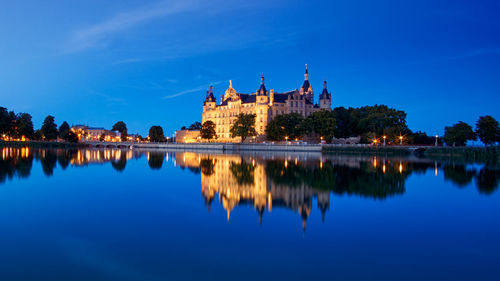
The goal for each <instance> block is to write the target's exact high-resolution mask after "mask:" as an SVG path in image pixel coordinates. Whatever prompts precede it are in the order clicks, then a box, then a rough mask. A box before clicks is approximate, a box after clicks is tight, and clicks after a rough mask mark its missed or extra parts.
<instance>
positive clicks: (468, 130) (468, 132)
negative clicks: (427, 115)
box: [444, 121, 476, 146]
mask: <svg viewBox="0 0 500 281" xmlns="http://www.w3.org/2000/svg"><path fill="white" fill-rule="evenodd" d="M475 139H476V134H475V133H474V131H473V130H472V127H471V126H470V125H469V124H467V123H465V122H462V121H460V122H458V123H457V124H455V125H453V126H452V127H445V128H444V141H445V142H446V144H447V145H453V146H455V145H458V146H464V145H465V143H466V142H467V141H468V140H475Z"/></svg>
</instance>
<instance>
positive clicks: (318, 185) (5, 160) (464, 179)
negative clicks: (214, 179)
mask: <svg viewBox="0 0 500 281" xmlns="http://www.w3.org/2000/svg"><path fill="white" fill-rule="evenodd" d="M0 150H1V153H2V155H1V159H0V183H2V182H4V181H5V180H6V179H11V178H12V177H14V176H17V177H20V178H26V177H29V176H30V174H31V169H32V165H33V164H32V163H33V160H38V161H40V164H41V167H42V171H43V173H44V174H45V175H46V176H51V175H53V173H54V169H55V168H56V167H57V166H59V167H61V168H62V169H63V170H64V169H66V168H67V167H69V166H86V165H89V164H93V163H98V164H103V163H107V162H109V163H110V164H111V165H112V167H113V168H114V169H115V170H116V171H118V172H120V171H123V170H124V169H125V167H126V165H127V161H128V160H129V159H131V158H138V157H142V156H143V155H146V156H147V159H148V164H149V167H150V168H151V169H161V168H162V166H163V162H164V159H165V156H167V157H168V155H167V154H166V153H165V152H161V151H152V152H141V151H131V150H119V149H41V148H29V147H23V148H18V147H17V148H14V147H0ZM172 155H173V157H175V158H178V159H177V162H178V164H179V165H180V167H182V168H187V169H188V170H190V171H191V172H193V173H195V174H199V173H202V174H203V175H204V176H211V175H213V174H215V173H217V172H218V171H217V161H219V160H221V159H223V157H227V156H222V155H218V156H213V155H208V154H204V155H203V154H197V153H177V154H175V153H173V154H172ZM186 157H187V158H186ZM264 158H265V157H264ZM264 158H262V159H258V157H257V158H252V157H240V156H238V157H236V159H239V160H238V161H231V162H229V163H228V166H227V167H225V168H226V169H227V170H228V171H229V172H230V175H231V176H232V177H233V178H234V179H235V181H236V184H239V185H252V184H255V179H256V175H255V167H256V166H257V165H260V166H262V167H264V171H263V173H265V175H266V180H269V181H271V182H272V183H273V184H276V185H282V186H287V187H288V188H297V187H301V186H308V187H310V188H313V189H317V190H326V191H331V192H333V193H336V194H354V195H360V196H364V197H372V198H378V199H383V198H386V197H388V196H393V195H397V194H402V193H404V192H405V181H406V180H407V178H408V176H409V175H411V174H414V173H424V172H425V171H427V170H429V169H436V172H437V169H438V168H439V169H440V170H442V171H443V174H444V179H445V180H447V181H450V182H452V183H453V184H454V185H456V186H457V187H465V186H468V185H471V184H474V185H475V186H476V188H477V189H478V191H479V192H480V193H482V194H491V193H493V192H494V191H495V190H496V189H498V186H499V185H500V170H499V169H497V168H496V167H490V166H484V167H477V166H467V165H465V164H464V163H458V164H455V163H453V162H448V163H446V162H444V163H443V164H438V163H434V162H431V161H415V162H414V161H404V160H402V161H399V160H394V159H361V160H356V161H354V162H353V163H354V164H353V163H348V162H349V161H351V162H352V157H351V158H342V159H331V158H323V159H322V160H321V161H320V160H319V159H308V160H304V159H302V160H300V161H296V160H293V159H288V158H283V157H282V158H279V157H277V158H274V159H267V158H266V159H264ZM185 162H186V163H187V162H189V163H188V164H186V163H185ZM352 164H353V165H352Z"/></svg>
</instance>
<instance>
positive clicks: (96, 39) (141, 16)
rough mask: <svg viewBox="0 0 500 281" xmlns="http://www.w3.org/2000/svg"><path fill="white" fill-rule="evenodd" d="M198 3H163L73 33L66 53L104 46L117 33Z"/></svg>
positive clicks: (184, 10)
mask: <svg viewBox="0 0 500 281" xmlns="http://www.w3.org/2000/svg"><path fill="white" fill-rule="evenodd" d="M196 2H198V1H196V0H182V1H178V0H175V1H162V2H159V3H157V4H155V5H150V6H147V7H142V8H140V9H137V10H132V11H128V12H123V13H119V14H116V15H115V16H113V17H111V18H109V19H107V20H104V21H102V22H100V23H97V24H94V25H91V26H88V27H85V28H81V29H78V30H75V31H73V32H72V34H71V37H70V40H69V42H68V44H67V46H66V48H65V52H67V53H72V52H78V51H83V50H86V49H89V48H92V47H96V46H100V45H103V44H105V43H104V42H105V41H106V39H107V38H108V37H109V36H110V35H112V34H114V33H116V32H120V31H123V30H125V29H128V28H131V27H133V26H136V25H139V24H142V23H145V22H147V21H151V20H154V19H157V18H160V17H164V16H167V15H174V14H179V13H182V12H186V11H189V10H190V9H193V7H197V6H198V5H196V4H197V3H196Z"/></svg>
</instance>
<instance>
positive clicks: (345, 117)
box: [333, 107, 357, 138]
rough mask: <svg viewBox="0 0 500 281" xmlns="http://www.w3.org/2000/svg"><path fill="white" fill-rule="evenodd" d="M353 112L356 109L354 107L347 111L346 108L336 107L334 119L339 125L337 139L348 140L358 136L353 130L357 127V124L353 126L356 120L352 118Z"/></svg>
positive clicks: (336, 129)
mask: <svg viewBox="0 0 500 281" xmlns="http://www.w3.org/2000/svg"><path fill="white" fill-rule="evenodd" d="M353 110H354V109H353V108H352V107H349V109H346V108H345V107H336V108H335V109H333V117H335V121H336V124H337V126H336V127H335V132H334V135H335V137H337V138H348V137H354V136H356V133H355V132H354V130H353V129H354V128H355V127H356V126H357V124H353V121H354V119H353V118H351V114H352V112H353Z"/></svg>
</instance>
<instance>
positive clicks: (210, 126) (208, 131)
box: [200, 120, 217, 140]
mask: <svg viewBox="0 0 500 281" xmlns="http://www.w3.org/2000/svg"><path fill="white" fill-rule="evenodd" d="M200 136H201V138H202V139H207V140H211V139H214V138H216V137H217V133H216V132H215V123H214V122H212V121H210V120H209V121H205V123H203V125H202V126H201V130H200Z"/></svg>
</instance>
